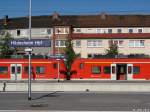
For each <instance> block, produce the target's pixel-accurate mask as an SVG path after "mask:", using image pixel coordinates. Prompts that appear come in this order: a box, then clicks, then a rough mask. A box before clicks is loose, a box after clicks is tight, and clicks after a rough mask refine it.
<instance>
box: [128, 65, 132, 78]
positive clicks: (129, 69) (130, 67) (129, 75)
mask: <svg viewBox="0 0 150 112" xmlns="http://www.w3.org/2000/svg"><path fill="white" fill-rule="evenodd" d="M132 79H133V64H127V80H132Z"/></svg>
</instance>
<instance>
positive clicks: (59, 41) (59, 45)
mask: <svg viewBox="0 0 150 112" xmlns="http://www.w3.org/2000/svg"><path fill="white" fill-rule="evenodd" d="M62 41H63V42H64V45H61V42H62ZM57 42H58V46H57V44H56V43H57ZM65 44H66V40H56V41H55V47H66V45H65Z"/></svg>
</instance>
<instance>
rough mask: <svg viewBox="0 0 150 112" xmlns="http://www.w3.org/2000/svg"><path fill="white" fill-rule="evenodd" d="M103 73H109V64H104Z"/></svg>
mask: <svg viewBox="0 0 150 112" xmlns="http://www.w3.org/2000/svg"><path fill="white" fill-rule="evenodd" d="M104 73H105V74H110V66H105V67H104Z"/></svg>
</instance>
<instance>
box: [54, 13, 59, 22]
mask: <svg viewBox="0 0 150 112" xmlns="http://www.w3.org/2000/svg"><path fill="white" fill-rule="evenodd" d="M59 16H60V15H59V13H57V12H54V13H53V16H52V19H53V20H58V21H59V20H60V18H59Z"/></svg>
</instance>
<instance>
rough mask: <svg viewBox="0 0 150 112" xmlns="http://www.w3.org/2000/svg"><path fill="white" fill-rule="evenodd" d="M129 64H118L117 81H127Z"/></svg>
mask: <svg viewBox="0 0 150 112" xmlns="http://www.w3.org/2000/svg"><path fill="white" fill-rule="evenodd" d="M126 69H127V64H117V71H116V72H117V80H126V79H127V70H126Z"/></svg>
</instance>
